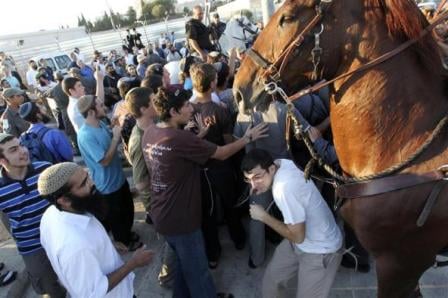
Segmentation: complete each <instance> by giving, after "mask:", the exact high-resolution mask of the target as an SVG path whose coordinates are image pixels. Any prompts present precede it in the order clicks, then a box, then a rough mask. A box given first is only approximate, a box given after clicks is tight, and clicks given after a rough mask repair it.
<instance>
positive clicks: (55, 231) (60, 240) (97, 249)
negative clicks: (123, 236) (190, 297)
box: [40, 205, 135, 298]
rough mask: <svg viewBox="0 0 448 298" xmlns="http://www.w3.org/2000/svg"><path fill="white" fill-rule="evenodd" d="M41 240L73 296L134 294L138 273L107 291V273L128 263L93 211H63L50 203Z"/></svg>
mask: <svg viewBox="0 0 448 298" xmlns="http://www.w3.org/2000/svg"><path fill="white" fill-rule="evenodd" d="M40 241H41V243H42V246H43V247H44V249H45V252H46V253H47V256H48V259H49V260H50V263H51V266H52V267H53V269H54V271H55V272H56V274H57V276H58V278H59V280H60V281H61V283H62V285H63V286H64V288H66V289H67V291H68V292H69V294H70V297H74V298H78V297H79V298H87V297H91V298H94V297H107V298H131V297H133V295H134V287H133V282H134V277H135V275H134V273H129V274H128V275H127V276H126V277H125V278H124V279H123V280H122V281H121V282H120V283H119V284H118V285H117V286H116V287H114V288H113V289H112V290H111V291H110V292H107V288H108V286H109V282H108V279H107V275H108V274H110V273H112V272H114V271H115V270H117V269H118V268H120V267H121V266H122V265H123V264H124V263H123V261H122V259H121V257H120V255H119V254H118V252H117V250H116V249H115V247H114V246H113V244H112V241H111V240H110V238H109V236H108V235H107V233H106V230H104V228H103V226H102V225H101V223H100V222H99V221H98V220H97V219H96V218H95V217H94V216H93V215H91V214H89V213H87V214H75V213H70V212H65V211H60V210H58V209H57V208H56V207H55V206H54V205H53V206H50V207H49V208H48V209H47V210H46V211H45V212H44V214H43V216H42V220H41V223H40Z"/></svg>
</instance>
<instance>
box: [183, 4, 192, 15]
mask: <svg viewBox="0 0 448 298" xmlns="http://www.w3.org/2000/svg"><path fill="white" fill-rule="evenodd" d="M183 11H184V15H185V14H186V15H190V14H191V10H190V9H189V8H188V7H186V6H184V10H183Z"/></svg>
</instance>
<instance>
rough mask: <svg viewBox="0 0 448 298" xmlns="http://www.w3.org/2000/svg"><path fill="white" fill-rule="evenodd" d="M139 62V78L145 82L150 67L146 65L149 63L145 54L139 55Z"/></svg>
mask: <svg viewBox="0 0 448 298" xmlns="http://www.w3.org/2000/svg"><path fill="white" fill-rule="evenodd" d="M137 62H138V64H137V73H138V76H139V77H140V79H142V80H143V78H144V77H145V71H146V68H147V67H148V65H147V64H146V62H147V58H146V56H145V55H143V54H140V55H138V56H137Z"/></svg>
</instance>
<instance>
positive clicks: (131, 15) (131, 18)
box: [126, 6, 137, 25]
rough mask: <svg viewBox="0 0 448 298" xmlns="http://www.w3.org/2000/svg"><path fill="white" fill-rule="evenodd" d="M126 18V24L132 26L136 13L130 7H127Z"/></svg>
mask: <svg viewBox="0 0 448 298" xmlns="http://www.w3.org/2000/svg"><path fill="white" fill-rule="evenodd" d="M126 16H127V17H128V18H127V22H126V23H127V24H129V25H131V24H134V23H135V21H137V12H136V11H135V9H134V7H132V6H129V8H128V11H127V12H126Z"/></svg>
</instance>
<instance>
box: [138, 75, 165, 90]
mask: <svg viewBox="0 0 448 298" xmlns="http://www.w3.org/2000/svg"><path fill="white" fill-rule="evenodd" d="M162 86H163V77H162V76H160V75H158V74H155V73H153V74H150V75H148V76H146V77H145V78H144V79H143V81H142V82H141V83H140V87H147V88H151V89H152V90H154V91H155V92H157V90H159V88H160V87H162Z"/></svg>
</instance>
